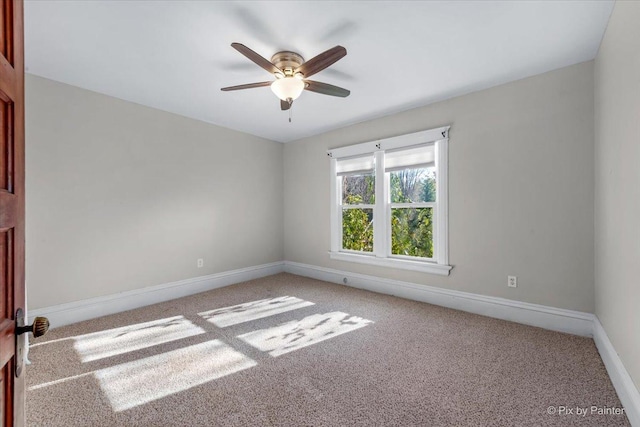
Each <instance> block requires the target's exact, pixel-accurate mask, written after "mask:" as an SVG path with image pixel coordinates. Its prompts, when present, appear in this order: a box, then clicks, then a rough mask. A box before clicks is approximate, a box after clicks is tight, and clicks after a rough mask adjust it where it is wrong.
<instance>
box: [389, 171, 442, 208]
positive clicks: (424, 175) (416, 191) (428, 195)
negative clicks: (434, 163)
mask: <svg viewBox="0 0 640 427" xmlns="http://www.w3.org/2000/svg"><path fill="white" fill-rule="evenodd" d="M390 175H391V176H390V185H391V188H390V191H391V203H417V202H435V201H436V170H435V168H418V169H403V170H399V171H395V172H391V173H390Z"/></svg>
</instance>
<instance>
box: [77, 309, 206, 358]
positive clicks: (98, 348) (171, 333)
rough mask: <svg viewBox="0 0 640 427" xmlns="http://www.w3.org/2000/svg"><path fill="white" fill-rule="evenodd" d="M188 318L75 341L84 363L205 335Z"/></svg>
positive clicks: (141, 325)
mask: <svg viewBox="0 0 640 427" xmlns="http://www.w3.org/2000/svg"><path fill="white" fill-rule="evenodd" d="M204 333H205V330H204V329H202V328H200V327H199V326H196V325H194V324H193V323H191V322H190V321H189V320H187V319H185V318H184V316H175V317H168V318H166V319H159V320H154V321H151V322H145V323H137V324H135V325H128V326H124V327H121V328H115V329H108V330H106V331H100V332H94V333H91V334H86V335H79V336H76V337H73V340H74V345H73V347H74V348H75V350H76V352H77V353H78V354H79V355H80V359H81V360H82V362H83V363H85V362H91V361H93V360H99V359H104V358H105V357H111V356H116V355H118V354H124V353H128V352H131V351H135V350H140V349H143V348H148V347H153V346H155V345H158V344H163V343H167V342H171V341H175V340H179V339H182V338H187V337H191V336H194V335H200V334H204Z"/></svg>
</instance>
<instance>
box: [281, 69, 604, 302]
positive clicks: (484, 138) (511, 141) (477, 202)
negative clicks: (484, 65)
mask: <svg viewBox="0 0 640 427" xmlns="http://www.w3.org/2000/svg"><path fill="white" fill-rule="evenodd" d="M593 114H594V110H593V62H587V63H582V64H578V65H574V66H571V67H568V68H564V69H560V70H557V71H553V72H549V73H546V74H542V75H538V76H535V77H531V78H528V79H524V80H520V81H517V82H513V83H509V84H506V85H502V86H498V87H494V88H491V89H488V90H484V91H481V92H476V93H473V94H470V95H465V96H461V97H458V98H454V99H451V100H448V101H444V102H439V103H436V104H432V105H429V106H426V107H422V108H417V109H413V110H410V111H406V112H403V113H400V114H395V115H392V116H388V117H384V118H380V119H376V120H372V121H368V122H364V123H360V124H356V125H353V126H349V127H346V128H343V129H340V130H336V131H332V132H329V133H325V134H322V135H319V136H315V137H311V138H306V139H303V140H300V141H296V142H293V143H289V144H286V146H285V149H284V166H285V176H284V178H285V191H284V193H285V209H284V218H285V259H287V260H289V261H296V262H301V263H307V264H312V265H317V266H322V267H329V268H336V269H340V270H346V271H351V272H357V273H364V274H372V275H375V276H380V277H387V278H393V279H397V280H405V281H409V282H414V283H419V284H427V285H432V286H439V287H443V288H447V289H455V290H461V291H467V292H473V293H478V294H483V295H490V296H497V297H504V298H509V299H514V300H519V301H526V302H531V303H538V304H545V305H549V306H555V307H561V308H567V309H574V310H581V311H586V312H593V310H594V297H593V296H594V289H593V287H594V278H593V262H594V250H593V237H594V231H593V211H594V189H593V181H594V174H593V155H594V154H593V150H594V148H593ZM448 124H451V125H452V127H451V133H450V143H449V147H450V148H449V163H450V170H449V179H450V182H449V192H450V205H449V208H450V214H449V221H450V222H449V226H450V251H449V253H450V262H451V264H453V265H454V266H455V267H454V269H453V270H452V272H451V275H450V276H449V277H439V276H434V275H429V274H424V273H416V272H410V271H405V270H394V269H386V268H381V267H374V266H364V265H358V264H353V263H347V262H342V261H333V260H330V259H329V255H328V253H327V252H328V250H329V235H330V230H329V160H328V158H327V155H326V150H327V149H328V148H335V147H340V146H345V145H350V144H354V143H359V142H364V141H368V140H374V139H379V138H384V137H390V136H394V135H400V134H405V133H409V132H416V131H419V130H423V129H429V128H434V127H438V126H442V125H448ZM507 275H516V276H518V288H517V289H513V288H508V287H507Z"/></svg>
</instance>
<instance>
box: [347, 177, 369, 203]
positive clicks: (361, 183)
mask: <svg viewBox="0 0 640 427" xmlns="http://www.w3.org/2000/svg"><path fill="white" fill-rule="evenodd" d="M375 181H376V180H375V175H374V174H373V173H368V174H362V175H347V176H343V177H342V204H343V205H361V204H367V205H373V204H375V197H376V186H375Z"/></svg>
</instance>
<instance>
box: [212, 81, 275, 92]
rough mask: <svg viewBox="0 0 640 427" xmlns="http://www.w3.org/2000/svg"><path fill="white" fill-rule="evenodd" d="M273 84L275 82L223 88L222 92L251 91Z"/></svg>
mask: <svg viewBox="0 0 640 427" xmlns="http://www.w3.org/2000/svg"><path fill="white" fill-rule="evenodd" d="M271 83H273V82H260V83H248V84H246V85H238V86H229V87H223V88H222V89H220V90H222V91H224V92H228V91H230V90H240V89H251V88H254V87H263V86H271Z"/></svg>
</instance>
